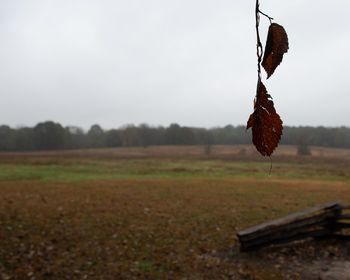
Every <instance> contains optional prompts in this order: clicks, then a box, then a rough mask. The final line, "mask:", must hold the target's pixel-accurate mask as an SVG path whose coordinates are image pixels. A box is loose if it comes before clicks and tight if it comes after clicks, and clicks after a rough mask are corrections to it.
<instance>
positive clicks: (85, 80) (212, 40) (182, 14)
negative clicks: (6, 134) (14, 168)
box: [0, 0, 350, 128]
mask: <svg viewBox="0 0 350 280" xmlns="http://www.w3.org/2000/svg"><path fill="white" fill-rule="evenodd" d="M260 4H261V10H262V11H264V12H265V13H267V14H269V15H270V16H272V17H274V18H275V22H277V23H279V24H281V25H283V26H284V27H285V29H286V31H287V33H288V36H289V45H290V49H289V52H288V53H287V54H286V55H285V56H284V61H283V63H282V64H281V65H280V66H279V67H278V68H277V70H276V72H275V74H274V75H273V76H272V77H271V78H270V79H269V80H268V81H266V82H265V85H266V87H267V89H268V91H269V93H270V94H271V95H272V96H273V98H274V101H275V107H276V109H277V112H278V113H279V114H280V116H281V118H282V119H283V121H284V123H285V124H286V125H313V126H316V125H325V126H340V125H346V126H350V110H349V104H350V81H349V66H350V51H349V49H350V32H349V26H350V25H349V10H350V1H349V0H337V1H329V0H308V1H305V0H289V1H281V0H260ZM254 5H255V0H241V1H238V0H215V1H214V0H210V1H209V0H207V1H206V0H177V1H173V0H171V1H170V0H128V1H121V0H30V1H28V0H11V1H10V0H0V38H1V44H0V92H1V97H2V98H1V102H0V123H1V124H8V125H11V126H13V127H16V126H21V125H28V126H32V125H35V124H36V123H38V122H40V121H45V120H53V121H57V122H60V123H61V124H63V125H78V126H82V127H84V128H88V127H89V126H90V125H92V124H94V123H98V124H100V125H101V126H102V127H104V128H112V127H119V126H121V125H124V124H128V123H134V124H136V125H138V124H140V123H148V124H150V125H169V124H170V123H173V122H177V123H179V124H180V125H188V126H200V127H213V126H223V125H226V124H233V125H238V124H246V121H247V119H248V117H249V115H250V114H251V113H252V111H253V99H254V95H255V86H256V80H257V72H256V47H255V44H256V37H255V18H254ZM268 23H269V22H268V20H267V19H265V18H262V19H261V33H262V34H261V35H262V38H263V43H265V40H266V39H265V38H266V31H267V28H268ZM263 78H264V80H265V79H266V74H265V73H263Z"/></svg>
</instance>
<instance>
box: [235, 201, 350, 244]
mask: <svg viewBox="0 0 350 280" xmlns="http://www.w3.org/2000/svg"><path fill="white" fill-rule="evenodd" d="M349 208H350V207H348V206H344V205H341V204H340V202H339V201H334V202H328V203H326V204H323V205H320V206H316V207H312V208H309V209H307V210H304V211H301V212H297V213H295V214H292V215H288V216H286V217H283V218H280V219H276V220H273V221H270V222H267V223H264V224H261V225H258V226H254V227H251V228H248V229H245V230H242V231H240V232H238V233H237V237H238V239H239V241H240V244H241V251H248V250H252V249H257V248H260V247H264V246H268V245H272V244H280V243H285V242H290V241H294V240H300V239H304V238H308V237H323V236H329V235H333V234H334V233H335V232H337V231H339V230H341V229H343V228H350V224H349V223H348V224H347V223H340V222H339V220H340V219H349V218H350V215H348V214H344V215H342V210H343V209H349Z"/></svg>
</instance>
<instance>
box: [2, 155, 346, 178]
mask: <svg viewBox="0 0 350 280" xmlns="http://www.w3.org/2000/svg"><path fill="white" fill-rule="evenodd" d="M269 170H270V163H269V162H230V161H221V160H210V161H209V160H173V159H157V160H155V159H144V160H140V159H127V160H126V159H124V160H115V161H102V160H86V161H76V162H75V161H74V160H73V161H72V160H70V161H57V162H56V163H54V164H52V163H50V164H48V163H45V162H41V163H39V164H31V163H30V162H29V163H25V164H23V163H2V164H1V163H0V181H80V180H96V179H113V178H115V179H117V178H120V179H128V178H129V179H131V178H202V177H207V178H215V177H216V178H260V179H264V178H275V179H277V178H284V179H291V178H294V179H315V180H326V181H343V182H349V181H350V176H349V175H350V168H349V167H347V166H334V165H331V164H325V163H312V164H310V163H286V162H276V163H274V164H273V168H272V172H271V174H270V173H269Z"/></svg>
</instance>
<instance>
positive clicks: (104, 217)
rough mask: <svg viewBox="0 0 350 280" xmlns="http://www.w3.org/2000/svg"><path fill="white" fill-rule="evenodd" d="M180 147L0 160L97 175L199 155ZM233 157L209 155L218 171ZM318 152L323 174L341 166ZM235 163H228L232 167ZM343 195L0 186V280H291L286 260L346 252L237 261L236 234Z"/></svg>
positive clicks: (342, 189) (270, 181)
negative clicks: (85, 168) (77, 165)
mask: <svg viewBox="0 0 350 280" xmlns="http://www.w3.org/2000/svg"><path fill="white" fill-rule="evenodd" d="M190 148H193V147H160V148H159V150H158V149H155V148H154V147H150V148H147V149H143V148H140V149H138V148H132V149H131V148H130V149H112V150H109V149H108V150H106V149H104V150H98V151H93V150H91V151H86V153H85V152H84V151H69V152H48V153H34V154H33V153H31V154H6V155H4V154H2V155H1V156H0V159H1V161H2V162H7V163H8V162H16V163H18V164H20V163H21V162H26V163H27V164H32V163H31V162H30V159H32V160H33V161H34V162H35V161H37V160H38V158H39V159H40V158H41V157H43V158H47V157H48V158H49V159H50V161H51V162H55V164H62V162H61V161H60V160H57V158H59V157H60V156H62V155H63V157H64V158H65V160H72V162H74V160H76V158H80V160H81V161H84V160H88V159H89V158H95V159H97V162H94V164H96V167H97V164H98V162H99V160H100V159H101V160H102V159H103V160H106V159H113V160H115V161H117V162H119V161H118V160H120V159H123V158H125V157H131V158H133V157H140V158H142V157H146V158H148V159H149V158H152V159H154V160H155V161H156V162H157V161H158V162H159V165H162V162H163V163H164V159H163V158H164V157H167V158H169V157H170V158H174V159H175V160H176V159H177V158H186V159H187V161H189V162H192V159H191V157H192V158H193V164H196V160H197V159H198V158H197V157H198V156H199V157H202V155H201V153H203V149H202V147H194V150H192V151H190V150H189V149H190ZM234 149H236V150H235V151H236V153H239V152H240V151H241V149H242V147H215V149H214V153H213V155H212V156H213V158H217V157H219V158H221V159H225V161H223V163H222V164H225V162H226V160H227V159H230V160H232V158H234V156H233V155H232V153H233V150H234ZM326 151H327V150H325V151H324V153H323V155H322V157H323V158H326V161H327V162H328V163H327V164H329V166H332V165H333V164H339V162H342V163H343V162H346V160H347V159H346V152H347V151H343V152H342V153H341V155H342V156H339V157H338V158H337V157H335V155H337V151H333V152H332V151H331V150H329V151H328V152H326ZM280 152H282V151H280ZM285 152H286V155H283V156H282V155H281V156H280V157H279V159H283V158H285V159H288V160H290V159H291V155H288V152H291V148H290V147H287V148H286V149H285ZM147 153H149V154H148V155H145V154H147ZM182 153H183V154H182ZM189 153H191V154H190V155H191V156H189ZM227 154H228V155H227ZM344 154H345V158H344V157H343V155H344ZM325 155H329V156H328V157H326V156H325ZM338 155H339V154H338ZM245 156H246V155H237V157H240V160H241V161H243V160H244V157H245ZM284 156H285V157H284ZM119 157H120V158H119ZM318 157H320V155H314V156H313V157H303V158H302V161H307V162H311V163H312V162H315V159H316V161H317V158H318ZM118 158H119V159H118ZM276 158H277V157H276ZM209 160H211V159H210V158H209ZM246 160H250V157H247V159H246ZM299 160H300V157H296V156H294V161H299ZM50 161H49V162H46V161H41V164H50ZM275 161H276V159H275ZM102 163H103V161H101V164H102ZM120 163H121V164H123V161H121V162H120ZM305 166H307V165H305ZM179 168H180V167H179ZM330 170H333V169H330ZM332 172H333V171H332ZM220 174H221V173H220ZM349 189H350V184H349V182H348V181H321V180H313V179H293V178H291V179H283V178H279V179H278V178H277V179H276V178H266V179H256V178H241V179H240V178H232V177H229V176H227V177H225V176H223V177H222V176H221V177H215V178H210V177H197V178H195V177H191V176H189V177H185V178H184V177H179V178H174V177H170V178H132V177H130V178H126V179H120V178H119V179H94V180H78V181H55V180H51V181H38V180H24V181H23V180H22V181H12V182H10V181H1V182H0V248H1V251H0V278H1V279H298V271H297V270H290V271H288V269H286V266H283V265H285V263H286V262H287V261H288V262H290V263H293V265H294V266H296V265H297V264H298V263H300V262H308V261H309V260H312V259H317V258H322V256H323V255H321V253H322V248H327V252H329V253H330V254H333V255H334V256H335V257H338V258H341V257H344V258H346V257H349V256H350V255H349V254H348V253H350V252H348V253H347V252H346V251H344V250H345V249H344V248H346V246H344V244H338V243H335V244H331V243H330V242H329V241H328V243H327V242H326V243H322V242H321V243H305V244H304V245H295V246H292V247H286V248H289V249H288V251H285V250H277V251H276V250H269V249H267V250H265V251H262V252H257V253H253V254H240V253H239V252H238V249H237V248H238V244H237V241H236V239H235V234H236V232H237V231H239V230H241V229H244V228H246V227H248V226H252V225H256V224H258V223H262V222H265V221H267V220H270V219H274V218H277V217H281V216H284V215H287V214H290V213H292V212H295V211H299V210H302V209H305V208H308V207H311V206H314V205H317V204H321V203H324V202H326V201H331V200H338V199H342V202H343V203H350V196H349ZM325 246H328V247H325ZM342 250H343V251H342ZM301 279H302V278H301Z"/></svg>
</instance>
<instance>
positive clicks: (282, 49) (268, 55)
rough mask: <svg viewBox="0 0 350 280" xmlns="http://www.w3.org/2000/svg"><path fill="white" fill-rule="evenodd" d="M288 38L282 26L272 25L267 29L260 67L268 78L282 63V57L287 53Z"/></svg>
mask: <svg viewBox="0 0 350 280" xmlns="http://www.w3.org/2000/svg"><path fill="white" fill-rule="evenodd" d="M288 48H289V45H288V36H287V33H286V31H285V30H284V28H283V26H281V25H279V24H277V23H272V24H271V25H270V27H269V33H268V35H267V41H266V46H265V52H264V57H263V61H262V63H261V65H262V66H263V67H264V69H265V71H266V73H267V78H269V77H270V76H271V75H272V74H273V72H274V71H275V69H276V68H277V66H278V65H280V63H281V62H282V59H283V55H284V54H285V53H286V52H287V51H288Z"/></svg>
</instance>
